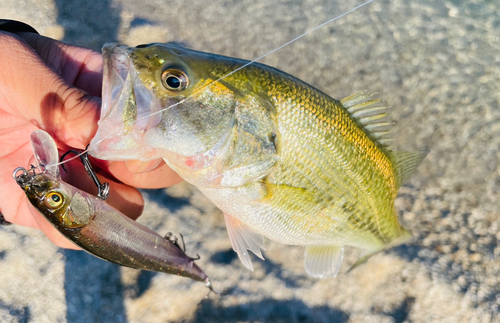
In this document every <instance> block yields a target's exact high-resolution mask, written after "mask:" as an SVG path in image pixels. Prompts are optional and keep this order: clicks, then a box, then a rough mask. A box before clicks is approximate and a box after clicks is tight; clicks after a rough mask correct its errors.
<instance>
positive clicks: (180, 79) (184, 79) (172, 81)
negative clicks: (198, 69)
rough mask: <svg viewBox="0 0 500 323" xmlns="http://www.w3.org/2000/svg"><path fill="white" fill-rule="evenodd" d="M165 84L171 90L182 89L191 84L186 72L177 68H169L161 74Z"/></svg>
mask: <svg viewBox="0 0 500 323" xmlns="http://www.w3.org/2000/svg"><path fill="white" fill-rule="evenodd" d="M161 82H162V84H163V86H164V87H165V88H166V89H167V90H170V91H182V90H184V89H185V88H187V87H188V85H189V79H188V76H187V75H186V73H184V72H183V71H181V70H179V69H176V68H169V69H166V70H164V71H163V73H162V74H161Z"/></svg>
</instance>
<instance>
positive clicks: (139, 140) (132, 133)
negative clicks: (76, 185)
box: [89, 43, 161, 160]
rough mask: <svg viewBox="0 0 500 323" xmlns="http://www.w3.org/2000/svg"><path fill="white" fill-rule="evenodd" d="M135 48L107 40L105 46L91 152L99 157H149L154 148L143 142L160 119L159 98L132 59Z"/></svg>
mask: <svg viewBox="0 0 500 323" xmlns="http://www.w3.org/2000/svg"><path fill="white" fill-rule="evenodd" d="M132 50H133V48H130V47H126V46H121V45H117V44H113V43H106V44H105V45H104V46H103V48H102V53H103V58H104V64H103V69H104V71H103V86H102V106H101V118H100V120H99V122H98V126H99V127H98V130H97V133H96V135H95V136H94V138H93V139H92V140H91V142H90V146H89V153H90V154H91V155H92V156H94V157H96V158H99V159H113V160H130V159H140V160H150V159H154V158H157V157H158V155H159V154H158V153H157V152H156V150H155V149H153V148H151V147H150V146H149V145H147V144H144V142H143V140H144V138H145V134H146V133H147V131H148V130H149V129H152V128H153V127H154V126H156V125H157V124H158V123H159V115H158V114H156V115H155V114H153V113H155V112H157V111H160V110H161V104H160V101H159V100H158V99H157V98H156V97H155V96H154V94H153V93H152V92H151V90H150V89H148V88H147V87H146V86H145V85H144V83H143V82H141V79H140V77H139V75H138V73H137V71H136V69H135V67H134V64H133V62H132V60H131V53H132Z"/></svg>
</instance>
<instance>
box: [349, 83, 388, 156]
mask: <svg viewBox="0 0 500 323" xmlns="http://www.w3.org/2000/svg"><path fill="white" fill-rule="evenodd" d="M374 95H376V93H371V94H366V91H363V92H359V93H356V94H354V95H351V96H348V97H347V98H344V99H342V100H341V101H340V103H342V105H343V106H344V108H346V109H347V111H348V112H349V114H350V115H351V117H352V118H353V119H355V120H356V121H357V122H358V123H359V124H360V125H361V127H362V128H363V131H364V132H365V133H366V134H367V135H368V136H369V137H371V138H373V139H374V140H375V141H377V143H379V144H380V145H382V146H385V147H386V149H387V150H392V149H391V146H390V144H391V142H392V139H391V138H390V134H391V130H392V125H393V124H394V123H392V122H389V120H388V119H389V118H388V114H387V107H386V106H385V105H384V104H383V100H380V99H378V100H371V98H372V97H373V96H374Z"/></svg>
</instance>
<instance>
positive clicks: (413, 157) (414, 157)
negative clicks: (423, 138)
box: [389, 151, 427, 186]
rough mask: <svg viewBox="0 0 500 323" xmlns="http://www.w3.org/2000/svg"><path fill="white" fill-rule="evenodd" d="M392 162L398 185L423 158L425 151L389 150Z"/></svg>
mask: <svg viewBox="0 0 500 323" xmlns="http://www.w3.org/2000/svg"><path fill="white" fill-rule="evenodd" d="M389 155H390V156H391V160H392V162H393V163H394V168H395V169H396V174H397V178H398V183H399V186H401V184H402V183H404V182H405V181H406V180H407V179H408V178H410V176H411V174H412V173H413V171H415V169H416V168H417V166H418V165H419V164H420V162H421V161H422V160H423V159H424V158H425V156H426V155H427V152H424V151H391V152H389Z"/></svg>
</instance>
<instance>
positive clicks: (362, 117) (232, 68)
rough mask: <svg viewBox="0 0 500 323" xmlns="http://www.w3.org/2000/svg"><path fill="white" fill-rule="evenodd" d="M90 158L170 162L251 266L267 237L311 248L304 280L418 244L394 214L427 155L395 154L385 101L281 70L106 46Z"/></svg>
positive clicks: (166, 47) (171, 47)
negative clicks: (339, 93) (361, 254)
mask: <svg viewBox="0 0 500 323" xmlns="http://www.w3.org/2000/svg"><path fill="white" fill-rule="evenodd" d="M103 54H104V62H105V63H104V84H103V105H102V112H101V120H100V121H99V129H98V132H97V134H96V136H95V137H94V139H93V140H92V142H91V144H90V154H91V155H93V156H94V157H96V158H100V159H108V160H127V159H141V160H148V159H154V158H163V159H164V160H165V162H166V163H167V164H168V165H169V166H170V167H171V168H172V169H173V170H175V171H176V172H177V173H178V174H179V175H180V176H181V177H182V178H184V179H185V180H186V181H188V182H189V183H192V184H194V185H195V186H197V187H198V188H199V189H200V190H201V191H202V192H203V193H204V194H205V195H206V196H207V197H208V198H209V199H210V200H211V201H212V202H213V203H214V204H215V205H216V206H217V207H219V208H220V209H221V210H222V211H223V212H224V215H225V221H226V225H227V230H228V233H229V237H230V240H231V243H232V246H233V249H234V250H235V251H236V252H237V253H238V256H239V258H240V259H241V260H242V262H243V264H244V265H245V266H246V267H248V268H249V269H252V268H253V267H252V262H251V259H250V257H249V254H248V251H247V250H250V251H252V252H254V253H255V254H256V255H257V256H259V257H261V258H262V254H261V249H264V237H267V238H269V239H272V240H275V241H278V242H281V243H284V244H293V245H304V246H305V268H306V272H307V273H308V274H309V275H311V276H313V277H328V276H335V275H336V274H337V272H338V270H339V267H340V264H341V262H342V258H343V247H344V246H345V245H349V246H354V247H358V248H362V249H364V250H366V253H367V254H368V255H369V254H373V253H375V252H378V251H380V250H383V249H385V248H388V247H391V246H394V245H397V244H400V243H403V242H405V241H407V240H408V239H410V237H411V235H410V234H409V232H408V231H407V230H406V229H404V228H403V227H401V225H400V224H399V221H398V218H397V214H396V211H395V208H394V200H395V198H396V196H397V193H398V188H399V187H400V185H401V183H402V182H404V181H405V180H406V179H407V178H408V177H409V176H410V174H411V173H412V172H413V170H414V169H415V168H416V167H417V165H418V164H419V163H420V161H421V160H422V159H423V158H424V156H425V154H423V153H420V152H401V151H394V150H393V149H392V148H391V147H390V138H389V133H390V128H391V123H390V122H388V121H387V114H386V108H385V107H384V106H383V105H382V104H381V100H373V99H371V96H370V95H366V94H365V93H363V92H362V93H358V94H356V95H353V96H351V97H348V98H345V99H343V100H340V101H339V100H335V99H333V98H331V97H330V96H328V95H326V94H324V93H322V92H321V91H319V90H318V89H316V88H314V87H312V86H310V85H308V84H306V83H305V82H303V81H301V80H299V79H297V78H295V77H293V76H291V75H289V74H286V73H284V72H282V71H280V70H277V69H275V68H272V67H269V66H266V65H263V64H258V63H254V64H251V65H249V66H246V67H245V68H243V69H239V68H240V67H242V66H244V65H245V64H247V63H248V62H247V61H244V60H240V59H235V58H229V57H224V56H219V55H214V54H208V53H203V52H198V51H194V50H190V49H186V48H182V47H180V46H178V45H175V44H150V45H141V46H138V47H136V48H129V47H125V46H118V45H112V44H111V45H105V46H104V48H103Z"/></svg>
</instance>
